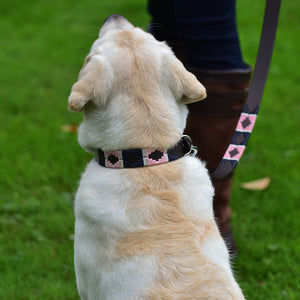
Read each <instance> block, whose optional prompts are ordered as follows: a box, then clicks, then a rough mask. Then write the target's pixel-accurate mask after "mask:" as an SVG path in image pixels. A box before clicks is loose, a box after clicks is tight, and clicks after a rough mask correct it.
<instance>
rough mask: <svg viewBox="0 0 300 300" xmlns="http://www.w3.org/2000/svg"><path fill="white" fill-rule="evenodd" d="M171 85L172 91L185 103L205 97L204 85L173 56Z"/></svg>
mask: <svg viewBox="0 0 300 300" xmlns="http://www.w3.org/2000/svg"><path fill="white" fill-rule="evenodd" d="M170 71H171V74H170V76H171V78H172V80H171V85H172V89H173V91H175V93H176V94H177V95H178V96H179V98H180V99H181V100H182V101H183V102H184V103H185V104H188V103H192V102H196V101H199V100H202V99H204V98H205V97H206V89H205V87H204V86H203V85H202V84H201V83H200V82H199V81H198V80H197V78H196V76H195V75H194V74H192V73H191V72H189V71H187V70H186V68H185V67H184V65H183V64H182V63H181V61H180V60H178V59H177V58H176V57H175V56H174V57H173V58H172V61H171V66H170Z"/></svg>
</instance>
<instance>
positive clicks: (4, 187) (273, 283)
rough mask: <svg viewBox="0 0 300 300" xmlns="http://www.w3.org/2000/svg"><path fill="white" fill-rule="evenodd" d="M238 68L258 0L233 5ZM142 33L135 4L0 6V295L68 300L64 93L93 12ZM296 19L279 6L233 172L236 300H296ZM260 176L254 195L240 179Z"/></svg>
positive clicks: (70, 117) (299, 145)
mask: <svg viewBox="0 0 300 300" xmlns="http://www.w3.org/2000/svg"><path fill="white" fill-rule="evenodd" d="M237 2H238V6H237V11H238V24H239V32H240V38H241V43H242V48H243V53H244V58H245V61H247V62H249V63H250V64H251V65H254V63H255V57H256V52H257V46H258V41H259V35H260V31H261V26H262V18H263V11H264V1H251V0H238V1H237ZM112 13H121V14H123V15H124V16H126V17H127V18H128V19H129V20H131V21H132V22H133V23H134V24H135V25H138V26H141V27H142V28H146V25H147V23H148V22H149V16H148V15H147V13H146V1H145V0H143V1H139V0H124V1H122V0H115V1H91V0H85V1H79V0H72V1H67V0H65V1H62V0H52V1H50V0H39V1H37V0H35V1H34V0H26V1H20V0H10V1H7V0H5V1H3V0H2V1H1V2H0V66H1V70H0V100H1V101H0V299H3V300H6V299H67V300H69V299H70V300H71V299H78V298H79V297H78V294H77V291H76V285H75V276H74V268H73V223H74V217H73V208H72V205H73V204H72V201H73V195H74V192H75V191H76V187H77V184H78V180H79V178H80V173H81V172H82V171H83V170H84V166H85V164H86V162H87V161H88V160H89V159H90V158H91V156H90V155H88V154H87V153H85V152H84V151H83V150H82V149H81V148H80V147H79V146H78V143H77V139H76V135H75V134H74V133H68V132H63V131H62V130H61V126H62V125H64V124H78V123H79V122H80V120H81V118H82V116H81V114H77V113H71V112H69V111H68V110H67V97H68V94H69V92H70V88H71V86H72V84H73V83H74V82H75V80H76V78H77V75H78V72H79V70H80V68H81V66H82V63H83V60H84V56H85V55H86V54H87V52H88V50H89V48H90V46H91V43H92V42H93V41H94V40H95V38H96V36H97V33H98V30H99V27H100V26H101V24H102V22H103V20H104V19H105V17H107V16H108V15H109V14H112ZM299 16H300V6H299V3H298V1H297V0H289V1H283V3H282V9H281V16H280V22H279V28H278V33H277V41H276V44H275V49H274V55H273V60H272V65H271V70H270V74H269V77H268V82H267V86H266V90H265V93H264V98H263V104H262V108H261V111H260V113H259V118H258V121H257V125H256V127H255V129H254V134H253V135H252V137H251V139H250V143H249V146H248V148H247V150H246V153H245V155H244V157H243V158H242V161H241V163H240V165H239V167H238V169H237V172H236V176H235V184H234V188H233V196H232V207H233V211H234V213H233V222H232V223H233V224H232V226H233V230H234V234H235V237H236V241H237V245H238V248H239V256H238V258H237V259H236V260H235V263H234V265H235V270H236V275H237V278H238V280H239V282H240V284H241V286H242V288H243V290H244V292H245V294H246V295H247V297H248V299H272V300H273V299H300V276H299V274H300V230H299V228H300V204H299V183H300V175H299V160H300V153H299V149H300V139H299V127H300V126H299V125H300V120H299V114H300V102H299V95H300V88H299V86H300V85H299V81H300V73H299V70H298V68H299V65H300V59H299V56H300V55H299V49H300V42H299V29H300V27H299V24H300V21H299ZM265 176H269V177H271V184H270V186H269V188H268V189H266V190H264V191H246V190H243V189H242V188H241V187H240V184H241V183H242V182H246V181H251V180H254V179H258V178H262V177H265Z"/></svg>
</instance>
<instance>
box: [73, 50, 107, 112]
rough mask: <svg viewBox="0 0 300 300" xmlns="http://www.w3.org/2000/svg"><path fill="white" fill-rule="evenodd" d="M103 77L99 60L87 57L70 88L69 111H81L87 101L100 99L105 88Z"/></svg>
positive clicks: (94, 57)
mask: <svg viewBox="0 0 300 300" xmlns="http://www.w3.org/2000/svg"><path fill="white" fill-rule="evenodd" d="M103 77H104V76H103V67H102V64H101V61H100V59H99V58H98V57H96V56H87V58H86V60H85V64H84V66H83V67H82V69H81V71H80V73H79V76H78V81H77V82H75V83H74V85H73V87H72V90H71V94H70V96H69V99H68V102H69V109H70V110H73V111H81V110H82V109H83V107H84V106H85V105H86V103H87V102H88V101H90V100H94V101H95V100H97V99H99V98H101V94H102V92H103V88H104V86H105V84H104V82H103V81H104V80H103Z"/></svg>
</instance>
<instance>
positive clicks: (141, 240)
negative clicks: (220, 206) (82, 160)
mask: <svg viewBox="0 0 300 300" xmlns="http://www.w3.org/2000/svg"><path fill="white" fill-rule="evenodd" d="M212 197H213V188H212V186H211V183H210V180H209V176H208V174H207V172H206V169H205V168H204V166H203V164H202V163H201V162H200V161H199V160H198V159H196V158H194V157H188V156H187V157H184V158H182V159H181V160H179V161H175V162H172V163H168V164H164V165H159V166H154V167H148V168H142V169H130V170H125V169H123V170H115V169H108V168H107V169H104V168H102V167H99V165H98V164H97V162H96V161H95V160H93V161H91V162H90V163H89V165H88V167H87V169H86V171H85V173H84V174H83V176H82V180H81V183H80V188H79V190H78V192H77V196H76V204H75V212H76V235H75V249H76V252H75V253H76V257H75V262H76V274H77V284H78V288H79V290H80V291H81V293H82V295H81V296H82V298H83V299H85V298H86V299H243V297H242V294H241V292H240V290H239V288H238V286H237V284H236V283H235V281H234V279H233V276H232V273H231V270H230V265H229V257H228V253H227V250H226V246H225V244H224V242H223V240H222V239H221V237H220V235H219V232H218V229H217V227H216V224H215V222H214V218H213V212H212Z"/></svg>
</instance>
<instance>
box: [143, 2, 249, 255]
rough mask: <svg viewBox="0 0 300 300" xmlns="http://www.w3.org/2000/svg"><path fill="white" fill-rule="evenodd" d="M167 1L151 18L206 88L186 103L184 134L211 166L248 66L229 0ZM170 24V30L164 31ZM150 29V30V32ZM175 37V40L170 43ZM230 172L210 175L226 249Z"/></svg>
mask: <svg viewBox="0 0 300 300" xmlns="http://www.w3.org/2000/svg"><path fill="white" fill-rule="evenodd" d="M160 2H164V1H153V0H152V1H150V6H151V3H152V5H153V6H155V3H156V4H157V3H160ZM167 2H168V6H169V10H168V9H165V11H166V12H168V13H169V16H165V17H164V14H160V15H159V14H156V16H155V17H154V15H153V19H154V20H155V22H156V23H159V24H162V26H163V27H164V28H166V31H165V34H164V38H165V39H166V40H167V41H168V40H169V39H170V40H171V43H170V44H171V45H175V46H174V47H173V50H174V51H175V54H176V55H177V56H178V57H179V58H180V59H182V60H183V63H184V64H185V66H186V67H187V68H188V69H189V70H190V71H192V72H193V73H194V74H195V75H196V76H197V77H198V79H199V81H200V82H202V83H203V84H204V86H205V87H206V89H207V94H208V97H207V99H205V100H203V101H200V102H198V103H194V104H191V105H190V107H189V109H190V114H189V117H188V122H187V128H186V134H189V135H190V136H191V137H192V140H193V142H194V144H195V145H197V146H198V148H199V154H198V156H199V157H200V158H201V159H203V160H205V161H206V162H207V167H208V169H209V171H210V172H213V171H214V169H216V167H217V166H218V164H219V162H220V161H221V159H222V156H223V154H224V152H225V150H226V148H227V146H228V145H229V143H230V141H231V138H232V135H233V133H234V130H235V126H236V123H237V121H238V117H239V114H240V112H241V109H242V107H243V104H244V101H245V99H246V94H247V90H248V87H249V80H250V74H251V69H250V68H249V67H248V66H247V65H246V64H244V62H243V59H242V54H241V49H240V44H239V38H238V33H237V28H236V19H235V0H211V1H207V0H185V1H180V0H174V1H167ZM157 7H158V6H157ZM149 11H150V13H151V11H152V12H153V11H154V10H149ZM161 12H163V10H161ZM165 18H168V19H167V20H166V19H165ZM166 24H167V25H166ZM172 24H173V25H172ZM170 26H171V27H172V28H171V32H172V34H170V36H168V31H167V30H168V28H169V27H170ZM153 33H154V36H155V34H156V33H155V32H153ZM176 38H177V39H178V41H179V43H174V40H175V39H176ZM180 42H181V44H180ZM183 57H184V58H183ZM232 178H233V176H232V175H231V176H229V177H228V178H225V179H223V180H218V181H216V180H213V184H214V186H215V198H214V210H215V216H216V219H217V222H218V225H219V228H220V231H221V233H222V235H223V237H225V239H229V240H230V239H231V243H232V244H231V246H230V245H229V248H231V249H232V248H233V247H232V246H233V239H232V236H231V234H230V227H229V223H230V217H231V209H230V206H229V202H230V195H231V186H232Z"/></svg>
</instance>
